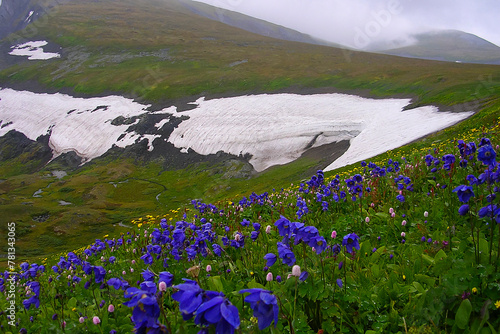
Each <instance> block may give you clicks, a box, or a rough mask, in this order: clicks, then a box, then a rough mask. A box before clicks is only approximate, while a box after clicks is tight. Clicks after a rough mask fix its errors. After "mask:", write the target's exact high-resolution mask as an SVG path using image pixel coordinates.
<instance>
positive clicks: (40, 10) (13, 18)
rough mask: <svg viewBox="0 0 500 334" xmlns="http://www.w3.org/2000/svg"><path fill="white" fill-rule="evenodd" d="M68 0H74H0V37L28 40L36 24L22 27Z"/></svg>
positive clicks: (33, 33) (68, 0)
mask: <svg viewBox="0 0 500 334" xmlns="http://www.w3.org/2000/svg"><path fill="white" fill-rule="evenodd" d="M70 1H74V0H0V39H3V38H6V37H9V39H10V40H11V41H19V40H29V39H30V38H32V37H33V36H34V35H36V34H37V26H36V24H35V25H34V26H33V27H32V29H27V30H26V31H22V30H23V29H24V28H26V27H27V26H28V25H29V24H31V23H34V22H35V21H37V20H38V19H39V18H41V17H42V16H44V15H46V14H49V13H50V12H51V11H53V10H57V6H59V5H61V4H63V3H67V2H70ZM41 24H43V23H41ZM21 31H22V33H21ZM11 34H12V36H9V35H11Z"/></svg>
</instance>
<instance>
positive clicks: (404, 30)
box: [197, 0, 500, 49]
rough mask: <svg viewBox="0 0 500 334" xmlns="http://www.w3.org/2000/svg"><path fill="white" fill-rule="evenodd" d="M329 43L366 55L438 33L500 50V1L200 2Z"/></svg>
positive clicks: (334, 0) (284, 0)
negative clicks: (462, 35)
mask: <svg viewBox="0 0 500 334" xmlns="http://www.w3.org/2000/svg"><path fill="white" fill-rule="evenodd" d="M197 1H199V2H204V3H207V4H209V5H212V6H216V7H221V8H225V9H228V10H232V11H236V12H240V13H243V14H246V15H250V16H253V17H257V18H260V19H263V20H266V21H269V22H273V23H276V24H279V25H282V26H285V27H289V28H292V29H295V30H298V31H300V32H303V33H307V34H310V35H312V36H314V37H318V38H321V39H324V40H328V41H332V42H336V43H339V44H343V45H346V46H349V47H354V48H359V49H364V48H366V47H367V46H368V45H371V44H377V43H381V42H386V41H391V40H396V39H397V40H399V42H400V43H408V42H410V41H411V39H410V38H409V36H410V35H411V34H415V33H420V32H424V31H428V30H433V29H456V30H462V31H466V32H470V33H473V34H476V35H478V36H480V37H482V38H485V39H488V40H489V41H491V42H493V43H495V44H497V45H500V33H499V30H498V29H497V25H498V24H497V21H498V18H497V16H498V13H499V12H500V1H498V0H482V1H469V0H440V1H431V0H418V1H417V0H349V1H345V0H197Z"/></svg>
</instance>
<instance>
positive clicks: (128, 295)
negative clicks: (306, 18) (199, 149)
mask: <svg viewBox="0 0 500 334" xmlns="http://www.w3.org/2000/svg"><path fill="white" fill-rule="evenodd" d="M124 17H127V19H126V20H125V19H124ZM145 17H147V18H148V19H147V20H144V18H145ZM193 18H194V15H193V14H191V13H190V12H188V11H187V10H185V9H183V8H182V7H179V5H177V4H174V3H173V2H163V1H157V2H153V1H148V2H146V1H142V0H141V1H134V2H132V1H120V2H109V1H87V0H84V1H78V2H71V3H68V4H65V5H61V6H59V7H57V8H56V9H55V11H54V13H53V14H51V15H49V18H48V20H47V21H45V23H44V24H40V25H38V26H37V27H36V29H31V30H29V29H27V30H26V31H24V32H20V33H19V34H18V36H24V37H27V36H29V37H34V38H35V37H36V38H43V39H47V40H49V41H51V42H52V43H56V44H58V45H60V46H61V47H62V48H63V49H62V50H63V57H62V58H61V59H55V60H50V61H45V62H35V63H33V62H20V63H18V64H16V65H13V66H9V67H6V68H2V69H1V71H0V83H1V84H2V85H7V86H13V87H15V86H18V87H22V86H23V85H31V86H33V87H36V88H37V89H39V90H46V91H65V92H68V93H71V94H74V95H82V96H90V95H94V94H98V95H99V94H101V95H102V94H108V93H119V94H121V95H125V96H129V97H134V98H137V99H138V100H141V101H147V102H150V103H153V104H155V105H169V104H170V103H173V102H174V101H192V100H195V99H196V98H197V97H199V96H204V95H206V96H208V97H216V96H223V95H236V94H249V93H259V92H282V91H290V92H298V93H311V92H326V91H331V92H336V91H342V92H349V93H357V94H361V95H364V96H371V97H388V96H408V97H411V98H412V101H413V104H412V106H417V105H423V104H436V105H439V106H440V107H441V108H443V109H448V110H454V111H457V112H460V111H469V110H475V111H477V112H476V114H475V115H474V116H472V117H471V118H469V119H467V120H466V121H464V122H462V123H460V124H457V125H455V126H453V127H451V128H449V129H446V130H444V131H441V132H439V133H436V134H433V135H430V136H428V137H426V138H422V139H421V140H419V141H417V142H415V143H412V144H410V145H407V146H405V147H403V148H400V149H397V150H393V151H391V152H387V153H385V154H383V155H381V156H378V157H374V158H373V159H371V161H366V162H365V163H363V164H361V163H357V164H356V165H353V166H346V167H344V168H342V169H339V170H336V171H333V172H330V173H323V172H317V171H316V169H317V166H318V164H319V162H318V160H317V159H314V158H311V157H303V158H301V159H299V160H297V161H295V162H292V163H290V164H287V165H284V166H275V167H272V168H270V169H268V170H266V171H264V172H261V173H254V174H250V175H247V176H246V177H238V178H228V177H225V175H227V173H228V169H229V168H230V167H231V166H228V165H225V164H220V163H217V162H215V163H196V164H193V165H191V166H190V167H188V168H184V169H175V168H165V166H164V161H162V160H141V159H131V158H123V157H120V158H115V157H111V156H108V157H102V158H99V159H95V160H94V161H92V162H91V163H89V164H86V165H84V166H81V167H79V168H76V169H75V170H68V169H67V167H65V166H62V165H59V164H58V163H57V162H56V163H53V164H48V165H46V166H45V167H43V168H38V167H37V164H36V163H33V165H27V164H28V162H29V163H30V164H31V163H32V162H30V161H29V156H26V155H25V156H21V157H18V158H17V159H14V160H7V161H3V162H2V163H1V164H0V175H2V177H1V179H2V180H1V181H0V205H1V211H2V214H1V215H0V228H1V230H2V235H8V233H9V232H10V230H9V228H11V226H12V225H11V223H12V222H14V223H15V233H16V243H15V247H16V252H17V259H16V263H15V264H14V266H13V267H10V266H9V263H8V261H7V260H8V259H7V258H3V259H1V260H2V261H1V262H0V263H1V265H2V267H3V268H5V269H6V271H5V272H4V273H3V274H2V277H1V278H0V289H1V290H2V292H3V293H1V294H0V306H1V309H2V310H7V308H8V307H9V306H10V305H11V301H12V300H13V299H14V300H15V304H16V305H15V312H14V313H15V317H16V318H15V319H13V318H10V319H9V318H7V316H11V313H9V312H10V311H4V313H3V314H2V315H1V317H2V318H1V325H2V326H3V327H0V330H2V331H3V332H6V333H9V332H11V333H17V332H21V333H44V332H47V331H48V330H50V331H52V332H54V333H57V332H69V333H125V332H130V331H131V330H133V329H134V328H135V329H136V330H137V332H139V333H146V332H147V333H165V332H172V333H173V332H179V333H213V332H217V333H226V332H227V333H232V332H234V331H236V332H241V333H253V332H259V331H261V330H262V331H264V332H268V333H332V332H343V333H367V334H371V333H387V332H393V333H397V332H399V333H408V332H410V333H450V332H454V333H455V332H456V333H498V332H499V331H500V276H499V274H498V272H499V271H498V266H499V264H500V262H499V255H500V250H499V247H500V242H499V239H500V230H499V228H498V227H499V226H500V225H499V224H498V221H499V209H498V197H497V193H498V189H499V188H498V182H499V177H498V175H499V170H498V162H497V161H498V159H497V156H496V155H497V154H498V145H499V144H500V142H499V137H498V131H499V128H498V124H499V119H498V114H499V113H498V110H499V109H500V100H499V96H500V85H499V80H500V69H499V67H498V66H489V65H472V64H456V63H444V62H432V61H423V60H415V59H404V58H398V57H390V56H383V55H374V54H368V53H360V52H352V51H348V50H340V49H334V48H328V47H323V46H312V45H306V44H301V43H293V42H285V41H278V40H273V39H270V38H265V37H262V36H257V35H253V34H249V33H247V32H244V31H242V30H238V29H234V28H229V27H227V26H224V25H222V24H220V23H216V22H213V21H210V20H208V19H204V18H198V17H196V19H193ZM4 42H5V40H4ZM8 42H15V40H14V39H13V40H9V41H8ZM242 60H247V62H244V63H239V64H238V65H235V66H229V65H230V64H233V63H235V62H238V61H242ZM240 163H241V164H243V162H240ZM242 166H243V165H238V164H237V166H236V168H242ZM232 167H234V166H232ZM59 169H66V170H67V171H68V173H69V175H68V176H65V177H62V178H60V179H59V178H57V177H56V176H54V175H53V174H52V171H54V170H59ZM39 190H41V193H38V191H39ZM35 193H37V194H38V195H39V196H41V197H35V196H33V195H34V194H35ZM191 200H194V202H193V203H192V204H190V201H191ZM60 201H63V203H66V202H67V203H71V204H70V205H61V202H60ZM208 203H213V204H208ZM96 238H97V239H96ZM90 240H94V241H90ZM2 247H3V249H2V252H3V253H7V252H8V249H9V248H12V247H11V246H10V245H9V244H4V243H2ZM54 254H55V255H54ZM296 266H298V267H296ZM299 267H300V268H299ZM9 271H10V272H16V274H12V275H10V274H8V272H9ZM11 282H14V283H11ZM11 287H12V288H11ZM11 289H13V290H11ZM11 291H15V293H14V295H9V294H10V292H11ZM11 322H12V326H11Z"/></svg>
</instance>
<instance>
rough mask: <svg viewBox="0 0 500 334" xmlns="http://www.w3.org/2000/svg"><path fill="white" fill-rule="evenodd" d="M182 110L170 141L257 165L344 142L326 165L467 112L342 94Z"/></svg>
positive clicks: (262, 98)
mask: <svg viewBox="0 0 500 334" xmlns="http://www.w3.org/2000/svg"><path fill="white" fill-rule="evenodd" d="M197 103H198V107H197V108H195V109H192V110H189V111H183V112H182V114H183V115H187V116H189V119H187V120H185V121H183V122H182V123H181V124H179V126H178V127H177V128H176V129H175V130H174V131H173V132H172V134H171V135H170V137H169V141H170V142H171V143H172V144H174V145H175V146H176V147H178V148H182V149H187V148H191V149H193V150H194V151H196V152H197V153H199V154H204V155H207V154H214V153H217V152H218V151H221V150H222V151H224V152H226V153H231V154H234V155H245V154H251V155H252V158H251V159H250V163H251V164H252V165H253V167H254V168H255V170H257V171H262V170H265V169H266V168H268V167H270V166H273V165H278V164H285V163H288V162H291V161H293V160H295V159H297V158H299V157H300V156H301V155H302V153H304V152H305V151H306V150H307V149H309V148H311V147H317V146H320V145H323V144H328V143H333V142H339V141H342V140H349V141H350V147H349V149H348V150H347V152H345V153H344V155H342V156H341V157H340V158H339V159H337V160H336V161H335V162H334V163H333V164H331V165H330V166H328V168H327V170H331V169H334V168H337V167H340V166H344V165H346V164H349V163H353V162H356V161H360V160H363V159H367V158H369V157H373V156H375V155H377V154H379V153H382V152H385V151H387V150H391V149H394V148H397V147H399V146H401V145H404V144H407V143H409V142H411V141H413V140H415V139H418V138H420V137H422V136H424V135H426V134H429V133H432V132H435V131H437V130H440V129H443V128H445V127H447V126H450V125H452V124H454V123H456V122H458V121H460V120H462V119H464V118H466V117H468V116H470V115H471V114H472V113H467V112H465V113H445V112H438V111H437V108H435V107H430V106H428V107H421V108H417V109H413V110H408V111H402V110H403V108H404V107H405V106H407V105H408V104H409V103H410V100H409V99H383V100H375V99H367V98H362V97H358V96H351V95H345V94H317V95H296V94H272V95H267V94H263V95H249V96H239V97H231V98H222V99H214V100H208V101H205V100H204V99H199V100H198V101H197Z"/></svg>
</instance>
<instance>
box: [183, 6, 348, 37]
mask: <svg viewBox="0 0 500 334" xmlns="http://www.w3.org/2000/svg"><path fill="white" fill-rule="evenodd" d="M180 2H181V3H182V4H183V5H184V6H185V7H186V8H188V9H189V10H190V11H191V12H193V13H194V14H197V15H200V16H203V17H207V18H209V19H211V20H214V21H218V22H221V23H224V24H227V25H230V26H233V27H236V28H240V29H243V30H246V31H250V32H253V33H255V34H259V35H262V36H267V37H273V38H277V39H282V40H286V41H293V42H301V43H309V44H317V45H326V46H333V47H343V46H342V45H340V44H337V43H333V42H328V41H325V40H321V39H319V38H315V37H312V36H310V35H308V34H304V33H301V32H299V31H296V30H293V29H290V28H286V27H284V26H281V25H277V24H274V23H271V22H268V21H265V20H261V19H258V18H255V17H251V16H248V15H244V14H241V13H238V12H234V11H230V10H227V9H223V8H219V7H215V6H210V5H207V4H204V3H201V2H196V1H191V0H180Z"/></svg>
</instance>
